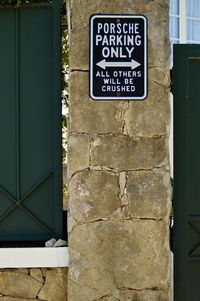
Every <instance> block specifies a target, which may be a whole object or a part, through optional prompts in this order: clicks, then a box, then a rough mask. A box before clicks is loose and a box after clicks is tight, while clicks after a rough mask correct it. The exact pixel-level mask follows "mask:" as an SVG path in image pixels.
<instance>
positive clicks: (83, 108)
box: [68, 0, 171, 301]
mask: <svg viewBox="0 0 200 301" xmlns="http://www.w3.org/2000/svg"><path fill="white" fill-rule="evenodd" d="M168 2H169V1H168V0H134V1H133V0H69V1H68V12H69V14H70V17H69V30H70V114H69V115H70V120H69V141H68V184H69V202H70V205H69V206H70V213H69V244H70V245H69V249H70V267H69V301H100V300H101V301H115V300H119V301H136V300H137V301H168V300H169V274H170V273H169V267H170V259H169V253H170V252H169V213H170V206H171V200H170V199H171V190H170V175H169V158H168V135H169V133H168V130H169V116H170V108H169V41H168V15H169V11H168V9H169V7H168ZM97 13H106V14H110V13H112V14H118V13H119V14H123V13H124V14H144V15H145V16H146V17H147V19H148V32H149V45H148V48H149V52H148V76H149V82H148V85H149V92H148V97H147V99H146V100H145V101H138V102H137V101H93V100H91V99H90V98H89V96H88V95H89V87H88V83H89V79H88V76H89V72H88V70H89V17H90V16H91V15H92V14H97Z"/></svg>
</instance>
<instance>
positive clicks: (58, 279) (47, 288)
mask: <svg viewBox="0 0 200 301" xmlns="http://www.w3.org/2000/svg"><path fill="white" fill-rule="evenodd" d="M67 278H68V270H67V268H56V269H46V268H45V269H6V270H0V300H1V301H35V300H43V301H44V300H47V301H67V283H68V279H67Z"/></svg>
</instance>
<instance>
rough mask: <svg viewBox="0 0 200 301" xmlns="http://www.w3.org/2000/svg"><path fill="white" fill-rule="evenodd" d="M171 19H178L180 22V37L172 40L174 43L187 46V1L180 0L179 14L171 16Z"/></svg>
mask: <svg viewBox="0 0 200 301" xmlns="http://www.w3.org/2000/svg"><path fill="white" fill-rule="evenodd" d="M170 17H175V18H178V20H179V37H178V38H171V37H170V39H171V40H173V41H177V42H179V43H181V44H185V43H186V40H187V31H186V22H187V21H186V0H179V14H170Z"/></svg>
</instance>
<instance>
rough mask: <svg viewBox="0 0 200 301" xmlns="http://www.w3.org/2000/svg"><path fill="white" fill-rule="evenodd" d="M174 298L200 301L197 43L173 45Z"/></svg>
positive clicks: (199, 50)
mask: <svg viewBox="0 0 200 301" xmlns="http://www.w3.org/2000/svg"><path fill="white" fill-rule="evenodd" d="M174 114H175V118H174V123H175V124H174V129H175V137H174V144H175V146H174V148H175V154H174V155H175V158H174V164H175V168H174V169H175V175H174V179H175V182H174V188H175V191H174V212H175V239H174V247H175V259H174V260H175V299H174V300H175V301H199V300H200V45H175V47H174Z"/></svg>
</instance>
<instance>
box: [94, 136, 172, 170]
mask: <svg viewBox="0 0 200 301" xmlns="http://www.w3.org/2000/svg"><path fill="white" fill-rule="evenodd" d="M91 162H92V164H93V165H102V166H107V167H110V168H114V169H118V170H138V169H152V168H155V167H160V166H164V165H167V164H168V152H167V139H165V138H146V139H139V140H134V139H132V138H130V137H127V136H125V135H121V136H112V135H109V136H95V137H94V139H93V141H92V147H91Z"/></svg>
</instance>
